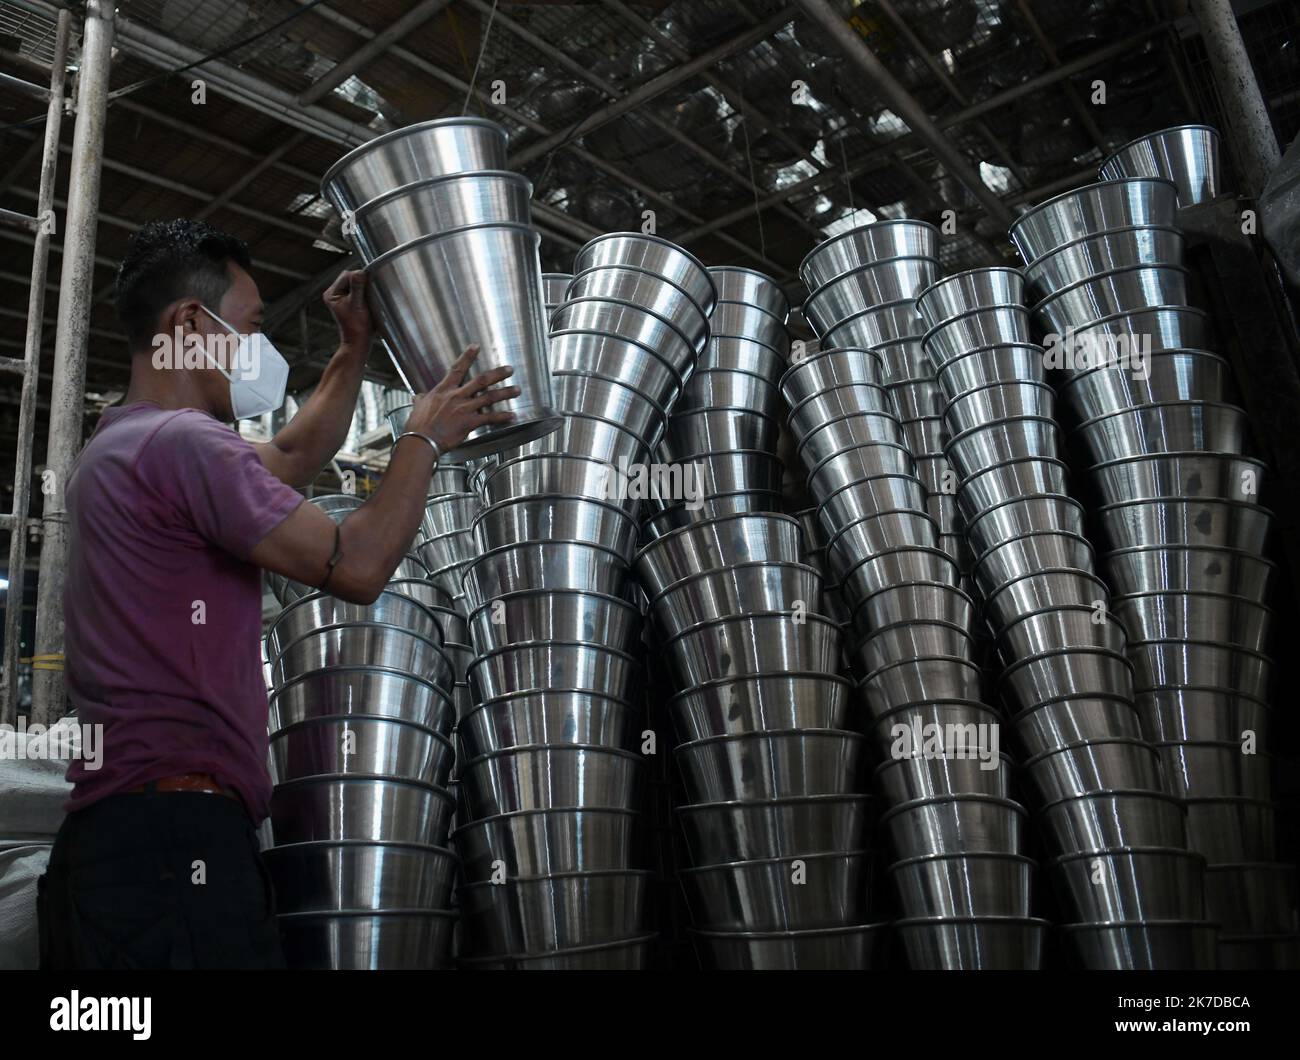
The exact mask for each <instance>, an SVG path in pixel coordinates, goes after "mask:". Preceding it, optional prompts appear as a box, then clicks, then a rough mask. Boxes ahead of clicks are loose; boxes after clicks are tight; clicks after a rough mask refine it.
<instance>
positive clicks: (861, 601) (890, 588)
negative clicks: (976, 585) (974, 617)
mask: <svg viewBox="0 0 1300 1060" xmlns="http://www.w3.org/2000/svg"><path fill="white" fill-rule="evenodd" d="M917 585H919V586H924V587H926V588H937V589H943V590H945V591H946V592H950V593H953V594H954V595H957V596H961V597H963V598H964V599H965V600H966V602H967V603H969V604H970V605H971V606H972V607H975V606H976V605H977V604H978V601H977V600H976V599H975V598H974V597H973V596H971V594H970V593H968V592H967V591H966V590H965V589H963V588H962V587H961V586H960V585H951V584H949V583H948V582H934V581H918V580H915V579H913V580H912V581H906V582H894V583H893V584H891V585H882V586H881V587H880V588H879V589H872V590H871V592H869V593H867V595H866V596H862V597H859V598H858V605H857V607H856V608H855V610H860V609H861V608H863V607H865V606H866V605H867V604H868V603H869V602H870V601H872V600H873V599H875V598H876V597H877V596H880V595H881V594H882V593H892V592H897V591H898V590H899V589H908V588H911V587H912V586H917Z"/></svg>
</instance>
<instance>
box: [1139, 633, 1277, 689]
mask: <svg viewBox="0 0 1300 1060" xmlns="http://www.w3.org/2000/svg"><path fill="white" fill-rule="evenodd" d="M1162 644H1177V645H1179V646H1181V647H1187V646H1188V645H1192V644H1194V645H1196V646H1197V647H1199V648H1202V649H1205V648H1217V649H1219V650H1220V651H1230V652H1232V653H1233V654H1234V655H1249V656H1252V657H1253V658H1256V659H1262V660H1263V661H1264V662H1266V663H1267V664H1268V665H1269V666H1272V665H1273V663H1274V662H1275V661H1276V660H1274V658H1273V656H1272V655H1269V654H1268V653H1267V652H1262V651H1256V650H1255V649H1254V648H1242V647H1238V646H1237V645H1235V644H1221V643H1220V642H1219V641H1217V640H1196V639H1194V638H1190V637H1189V638H1183V637H1155V638H1153V639H1152V640H1131V641H1129V650H1130V651H1132V650H1134V649H1137V648H1147V647H1152V646H1158V645H1162ZM1186 687H1187V686H1186V685H1143V686H1142V688H1140V689H1139V691H1141V692H1154V691H1156V690H1157V689H1161V688H1186Z"/></svg>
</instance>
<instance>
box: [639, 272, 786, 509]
mask: <svg viewBox="0 0 1300 1060" xmlns="http://www.w3.org/2000/svg"><path fill="white" fill-rule="evenodd" d="M709 274H710V276H711V277H712V279H713V283H714V286H715V288H716V290H717V304H716V306H715V307H714V309H713V312H712V314H711V315H710V318H709V329H710V334H709V341H708V345H707V346H706V347H705V349H704V350H703V352H702V353H701V354H700V357H699V361H698V363H697V365H696V368H695V371H694V373H692V375H691V376H690V378H689V379H687V380H686V385H685V387H684V388H683V391H682V395H681V397H680V399H679V400H678V401H677V402H676V404H675V405H674V406H673V410H672V415H671V416H670V418H669V421H668V428H667V431H666V433H665V435H664V438H663V440H662V441H661V442H660V443H659V445H658V447H657V448H656V450H655V456H656V459H657V460H658V461H659V462H660V464H662V465H665V466H667V465H677V466H679V467H680V468H681V469H682V473H683V474H687V475H690V476H691V478H692V484H693V486H694V487H695V489H694V492H695V496H693V497H690V498H685V497H669V498H652V499H651V506H652V508H654V509H656V511H655V514H654V515H653V516H652V517H651V518H650V519H649V520H647V532H648V533H651V534H656V533H663V532H666V531H668V530H670V529H673V528H674V527H678V526H683V525H685V524H686V523H688V522H691V521H694V520H696V519H701V518H709V517H711V516H714V515H724V514H728V513H732V512H776V511H780V510H781V475H782V466H781V461H780V460H779V459H778V458H777V455H776V448H777V440H778V437H779V435H780V429H781V422H780V410H781V392H780V390H779V389H778V388H777V381H778V380H779V379H780V377H781V372H782V371H783V370H784V368H785V363H786V357H787V356H788V355H789V352H790V338H789V334H788V333H787V331H786V327H785V324H786V318H787V317H788V316H789V313H790V304H789V301H788V300H787V299H786V297H785V295H784V294H783V293H782V292H781V289H780V288H779V287H778V286H777V285H776V284H775V283H774V282H773V281H772V280H770V279H769V278H768V277H766V276H764V275H763V274H762V273H758V272H753V271H751V270H749V269H739V268H715V269H709Z"/></svg>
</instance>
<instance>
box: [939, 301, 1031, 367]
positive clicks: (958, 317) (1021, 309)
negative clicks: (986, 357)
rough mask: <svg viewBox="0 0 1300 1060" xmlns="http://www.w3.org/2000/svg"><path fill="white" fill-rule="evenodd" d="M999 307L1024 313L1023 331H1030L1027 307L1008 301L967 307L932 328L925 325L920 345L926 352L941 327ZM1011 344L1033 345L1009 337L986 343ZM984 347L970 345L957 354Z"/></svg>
mask: <svg viewBox="0 0 1300 1060" xmlns="http://www.w3.org/2000/svg"><path fill="white" fill-rule="evenodd" d="M999 309H1010V310H1013V311H1019V312H1020V313H1022V314H1024V317H1025V333H1026V334H1030V333H1031V332H1030V327H1029V313H1030V310H1029V307H1028V306H1025V305H1021V304H1018V303H1015V304H1013V303H1011V302H1008V303H1007V304H1006V305H991V306H976V307H975V308H973V309H967V310H966V311H965V312H964V313H958V314H957V315H956V316H954V317H949V318H948V319H947V320H944V321H941V322H940V323H938V324H936V325H935V326H934V327H932V328H931V327H927V328H926V329H925V331H924V332H922V333H921V345H922V346H924V347H927V349H926V352H927V353H929V349H928V347H929V346H931V345H932V344H933V342H934V337H935V335H937V334H938V333H939V332H940V331H941V330H942V329H943V328H948V327H952V325H953V324H956V323H957V322H958V321H961V320H965V319H966V318H967V317H971V316H974V315H975V314H976V313H991V312H994V311H995V310H999ZM1013 315H1014V313H1013ZM1012 345H1017V346H1025V345H1034V343H1033V342H1032V341H1030V342H1028V343H1026V342H1022V341H1020V340H1016V339H1010V340H1008V341H1007V342H991V343H988V344H987V346H988V347H996V346H1012ZM984 348H985V347H984V346H976V347H972V349H971V350H962V352H961V353H959V354H958V355H957V356H958V357H963V356H965V355H966V354H968V353H970V352H972V350H975V349H984ZM945 360H956V358H955V357H953V358H945Z"/></svg>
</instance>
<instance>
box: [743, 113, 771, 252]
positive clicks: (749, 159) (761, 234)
mask: <svg viewBox="0 0 1300 1060" xmlns="http://www.w3.org/2000/svg"><path fill="white" fill-rule="evenodd" d="M740 101H741V102H742V103H743V102H744V101H745V96H744V93H743V92H742V93H741V96H740ZM740 129H741V131H742V132H743V133H744V134H745V164H746V165H747V166H748V167H749V186H750V187H751V188H753V189H754V220H755V221H757V222H758V249H759V252H760V253H761V254H762V255H763V257H767V233H766V232H765V231H764V230H763V211H762V209H761V208H760V207H759V205H758V179H757V178H756V177H755V176H754V156H753V155H752V154H751V153H750V150H749V121H748V120H747V119H746V118H745V114H744V111H741V112H740Z"/></svg>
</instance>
